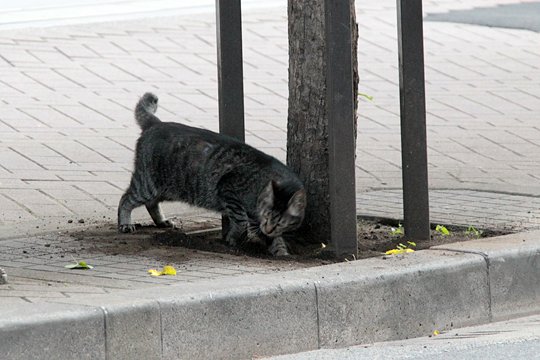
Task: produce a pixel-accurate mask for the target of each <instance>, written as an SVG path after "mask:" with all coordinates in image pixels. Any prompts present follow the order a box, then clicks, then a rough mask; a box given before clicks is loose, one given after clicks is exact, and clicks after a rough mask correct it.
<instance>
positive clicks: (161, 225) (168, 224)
mask: <svg viewBox="0 0 540 360" xmlns="http://www.w3.org/2000/svg"><path fill="white" fill-rule="evenodd" d="M156 226H157V227H158V228H175V227H176V226H175V224H174V223H173V222H172V221H171V220H164V221H161V222H159V223H157V224H156Z"/></svg>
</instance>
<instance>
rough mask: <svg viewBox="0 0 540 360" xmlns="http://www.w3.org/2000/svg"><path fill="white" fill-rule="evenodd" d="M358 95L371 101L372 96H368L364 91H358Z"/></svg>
mask: <svg viewBox="0 0 540 360" xmlns="http://www.w3.org/2000/svg"><path fill="white" fill-rule="evenodd" d="M358 96H361V97H363V98H364V99H367V100H369V101H373V96H370V95H368V94H366V93H362V92H359V93H358Z"/></svg>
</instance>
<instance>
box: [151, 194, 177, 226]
mask: <svg viewBox="0 0 540 360" xmlns="http://www.w3.org/2000/svg"><path fill="white" fill-rule="evenodd" d="M146 210H148V213H149V214H150V216H151V217H152V220H154V223H155V224H156V226H157V227H159V228H172V227H174V223H173V222H172V221H171V220H169V219H167V218H166V217H165V216H164V215H163V213H162V212H161V207H160V206H159V201H152V202H149V203H147V204H146Z"/></svg>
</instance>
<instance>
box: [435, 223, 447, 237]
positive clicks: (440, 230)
mask: <svg viewBox="0 0 540 360" xmlns="http://www.w3.org/2000/svg"><path fill="white" fill-rule="evenodd" d="M435 231H436V232H438V233H439V234H441V235H443V236H447V235H450V231H448V229H447V228H446V227H445V226H444V225H437V227H435Z"/></svg>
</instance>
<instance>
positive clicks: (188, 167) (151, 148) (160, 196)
mask: <svg viewBox="0 0 540 360" xmlns="http://www.w3.org/2000/svg"><path fill="white" fill-rule="evenodd" d="M157 103H158V98H157V97H156V96H155V95H153V94H151V93H146V94H144V95H143V96H142V98H141V99H140V100H139V102H138V103H137V106H136V107H135V119H136V120H137V123H138V124H139V126H140V127H141V129H142V134H141V137H140V138H139V140H138V141H137V148H136V153H135V170H134V172H133V176H132V178H131V184H130V186H129V188H128V189H127V190H126V193H125V194H124V195H123V196H122V198H121V200H120V204H119V207H118V229H119V231H120V232H124V233H126V232H133V231H135V226H134V224H133V223H132V222H131V211H132V210H133V209H134V208H136V207H138V206H141V205H145V206H146V209H147V210H148V212H149V213H150V216H151V217H152V219H153V220H154V223H155V224H156V225H157V226H158V227H172V226H173V224H172V223H171V221H169V220H167V219H166V218H165V217H164V216H163V214H162V212H161V209H160V207H159V203H160V202H162V201H184V202H187V203H189V204H192V205H195V206H199V207H203V208H206V209H210V210H215V211H218V212H221V213H223V214H225V215H227V217H228V218H229V220H230V226H229V231H228V233H227V234H226V236H225V239H226V241H227V242H228V243H229V244H230V245H233V246H234V245H237V244H240V243H242V242H244V241H263V242H265V243H266V245H267V246H269V247H268V251H269V252H270V253H271V254H272V255H275V256H284V255H288V254H289V253H288V250H287V244H286V243H285V241H284V239H283V237H282V234H283V233H285V232H288V231H291V230H295V229H297V228H299V227H300V225H301V224H302V221H303V219H304V210H305V207H306V192H305V190H304V187H303V185H302V182H301V181H300V180H299V179H298V177H297V176H296V175H295V174H294V173H293V172H292V171H291V170H290V169H289V168H288V167H286V166H285V165H284V164H282V163H281V162H280V161H278V160H277V159H275V158H273V157H271V156H269V155H266V154H264V153H262V152H261V151H259V150H257V149H255V148H253V147H251V146H249V145H246V144H244V143H242V142H240V141H237V140H235V139H233V138H230V137H227V136H224V135H221V134H217V133H214V132H212V131H208V130H203V129H199V128H194V127H190V126H186V125H183V124H179V123H174V122H161V120H159V119H158V118H157V117H156V116H155V115H154V113H155V112H156V110H157Z"/></svg>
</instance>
